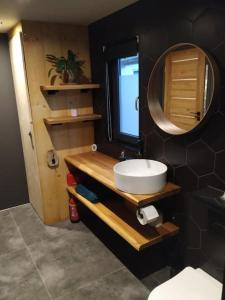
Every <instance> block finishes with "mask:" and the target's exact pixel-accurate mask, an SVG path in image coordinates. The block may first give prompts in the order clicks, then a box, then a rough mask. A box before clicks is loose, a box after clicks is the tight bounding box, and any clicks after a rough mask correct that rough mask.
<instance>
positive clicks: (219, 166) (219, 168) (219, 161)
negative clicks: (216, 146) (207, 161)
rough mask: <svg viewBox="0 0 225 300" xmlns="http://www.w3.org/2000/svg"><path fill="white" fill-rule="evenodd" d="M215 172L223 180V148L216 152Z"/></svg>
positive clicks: (224, 170) (224, 161)
mask: <svg viewBox="0 0 225 300" xmlns="http://www.w3.org/2000/svg"><path fill="white" fill-rule="evenodd" d="M215 172H216V174H217V175H218V176H219V177H220V178H221V179H222V180H224V181H225V150H224V151H221V152H219V153H217V154H216V164H215Z"/></svg>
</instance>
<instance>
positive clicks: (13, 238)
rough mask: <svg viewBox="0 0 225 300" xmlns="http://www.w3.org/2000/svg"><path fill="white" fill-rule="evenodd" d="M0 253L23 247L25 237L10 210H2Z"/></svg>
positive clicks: (0, 218) (0, 219) (0, 214)
mask: <svg viewBox="0 0 225 300" xmlns="http://www.w3.org/2000/svg"><path fill="white" fill-rule="evenodd" d="M0 245H1V247H0V255H1V254H5V253H9V252H11V251H16V250H20V249H23V248H24V247H25V244H24V241H23V238H22V237H21V234H20V232H19V231H18V228H17V226H16V224H15V222H14V220H13V218H12V216H11V214H10V212H9V211H2V212H0Z"/></svg>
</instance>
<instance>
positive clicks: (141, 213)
mask: <svg viewBox="0 0 225 300" xmlns="http://www.w3.org/2000/svg"><path fill="white" fill-rule="evenodd" d="M136 215H137V219H138V221H139V222H140V223H141V225H146V224H149V225H151V224H153V223H154V224H155V222H156V221H157V220H158V218H159V213H158V211H157V210H156V208H155V207H154V206H153V205H150V206H146V207H142V208H140V209H139V210H137V212H136Z"/></svg>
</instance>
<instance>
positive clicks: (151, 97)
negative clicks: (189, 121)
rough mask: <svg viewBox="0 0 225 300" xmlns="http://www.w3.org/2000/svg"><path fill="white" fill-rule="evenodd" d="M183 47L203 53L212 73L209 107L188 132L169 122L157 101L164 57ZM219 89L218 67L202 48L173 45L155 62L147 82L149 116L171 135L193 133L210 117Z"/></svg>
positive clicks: (181, 44)
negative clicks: (192, 48) (193, 48)
mask: <svg viewBox="0 0 225 300" xmlns="http://www.w3.org/2000/svg"><path fill="white" fill-rule="evenodd" d="M185 46H191V47H195V48H197V49H199V50H200V51H202V52H204V53H205V56H206V58H207V60H208V62H209V67H210V69H211V72H212V88H211V91H210V101H209V106H208V108H207V110H206V113H205V115H204V116H203V118H202V119H201V121H200V122H199V123H198V124H197V125H196V126H195V127H193V128H192V129H190V130H189V131H186V130H184V129H181V128H179V127H177V126H176V125H174V124H173V123H172V122H170V121H169V120H168V119H167V118H166V117H165V114H164V112H163V110H162V107H161V105H160V101H159V93H158V86H159V85H158V81H159V80H160V72H161V67H162V65H163V64H164V61H165V57H166V55H167V54H168V53H169V52H170V51H171V50H175V49H178V48H180V47H185ZM218 87H219V70H218V67H217V65H216V63H215V61H214V59H213V58H212V57H211V56H210V55H209V54H208V53H206V52H205V51H204V50H203V49H202V48H200V47H198V46H196V45H195V44H191V43H179V44H175V45H173V46H172V47H170V48H168V49H167V50H166V51H165V52H164V53H163V54H162V55H161V56H160V57H159V58H158V59H157V61H156V63H155V65H154V67H153V70H152V72H151V75H150V78H149V82H148V91H147V97H148V107H149V111H150V114H151V116H152V118H153V120H154V122H155V123H156V125H157V126H158V127H159V128H160V129H161V130H163V131H165V132H167V133H169V134H171V135H181V134H186V133H190V132H193V131H195V130H196V129H198V128H199V127H200V126H201V125H203V124H205V122H206V120H207V119H208V118H209V117H210V115H211V113H210V112H212V111H213V107H214V105H213V104H215V103H216V102H215V101H214V100H215V97H216V94H217V91H218Z"/></svg>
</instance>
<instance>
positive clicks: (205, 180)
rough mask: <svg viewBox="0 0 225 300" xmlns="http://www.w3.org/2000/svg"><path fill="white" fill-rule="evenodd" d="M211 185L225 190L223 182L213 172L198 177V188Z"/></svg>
mask: <svg viewBox="0 0 225 300" xmlns="http://www.w3.org/2000/svg"><path fill="white" fill-rule="evenodd" d="M207 186H212V187H215V188H218V189H222V190H224V191H225V182H223V181H222V180H221V179H220V178H218V177H217V176H216V175H215V174H214V173H211V174H208V175H204V176H201V177H199V188H203V187H207Z"/></svg>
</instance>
